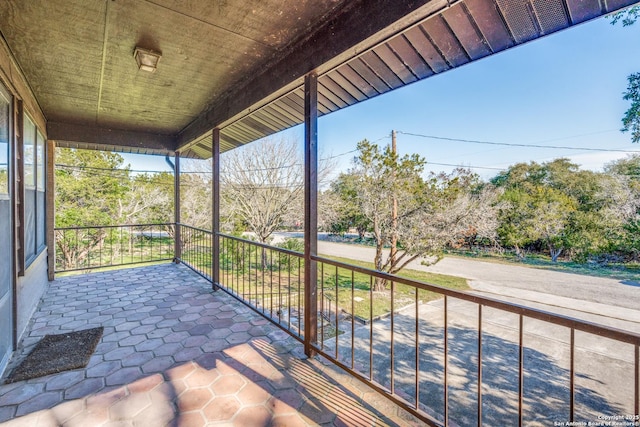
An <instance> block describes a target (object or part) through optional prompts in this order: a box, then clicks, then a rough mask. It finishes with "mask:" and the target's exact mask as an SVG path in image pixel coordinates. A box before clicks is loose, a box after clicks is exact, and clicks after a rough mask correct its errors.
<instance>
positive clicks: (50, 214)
mask: <svg viewBox="0 0 640 427" xmlns="http://www.w3.org/2000/svg"><path fill="white" fill-rule="evenodd" d="M46 152H47V165H46V168H47V171H46V174H47V188H46V192H47V193H46V196H45V208H46V229H47V265H48V267H47V268H48V276H49V281H52V280H54V279H55V277H56V274H55V273H56V234H55V233H56V232H55V225H56V221H55V219H56V216H55V215H56V206H55V200H56V193H55V191H56V173H55V164H56V143H55V141H52V140H50V139H48V140H47V149H46Z"/></svg>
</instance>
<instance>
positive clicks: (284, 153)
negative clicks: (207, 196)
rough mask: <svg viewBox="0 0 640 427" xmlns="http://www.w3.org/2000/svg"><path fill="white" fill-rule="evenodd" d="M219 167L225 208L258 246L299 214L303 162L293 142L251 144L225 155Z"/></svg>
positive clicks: (271, 139) (302, 183)
mask: <svg viewBox="0 0 640 427" xmlns="http://www.w3.org/2000/svg"><path fill="white" fill-rule="evenodd" d="M220 165H221V168H220V186H221V191H222V198H223V202H224V204H226V205H227V207H228V208H229V209H230V210H231V211H232V213H233V214H235V215H238V217H240V218H241V219H242V221H243V222H244V224H245V225H246V226H247V227H248V228H249V230H251V231H252V232H253V233H254V235H255V236H256V238H257V239H258V241H260V242H261V243H267V242H268V240H269V238H270V237H271V234H273V232H274V231H275V230H276V229H278V228H279V227H280V226H281V225H282V224H283V222H284V219H285V218H286V217H287V216H288V215H291V214H293V213H294V212H298V213H299V212H300V211H301V210H302V209H301V208H302V195H303V191H304V180H303V167H302V165H303V160H302V156H301V154H300V153H299V151H298V149H297V146H296V142H295V141H294V140H286V139H277V138H267V139H264V140H262V141H259V142H254V143H252V144H249V145H247V146H245V147H241V148H239V149H235V150H232V151H229V152H227V153H225V155H224V156H223V158H222V161H221V163H220Z"/></svg>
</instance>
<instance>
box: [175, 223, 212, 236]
mask: <svg viewBox="0 0 640 427" xmlns="http://www.w3.org/2000/svg"><path fill="white" fill-rule="evenodd" d="M175 224H176V225H179V226H180V227H185V228H189V229H191V230H196V231H201V232H203V233H209V234H211V230H206V229H204V228H199V227H194V226H193V225H187V224H183V223H181V222H177V223H175Z"/></svg>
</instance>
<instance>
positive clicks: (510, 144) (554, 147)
mask: <svg viewBox="0 0 640 427" xmlns="http://www.w3.org/2000/svg"><path fill="white" fill-rule="evenodd" d="M398 133H401V134H403V135H408V136H416V137H418V138H427V139H437V140H441V141H455V142H468V143H471V144H486V145H501V146H506V147H526V148H551V149H559V150H580V151H599V152H615V153H640V151H638V150H635V151H634V150H619V149H615V148H589V147H568V146H562V145H539V144H516V143H510V142H495V141H478V140H474V139H461V138H448V137H444V136H435V135H422V134H419V133H411V132H402V131H398Z"/></svg>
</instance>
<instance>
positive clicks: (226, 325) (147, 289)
mask: <svg viewBox="0 0 640 427" xmlns="http://www.w3.org/2000/svg"><path fill="white" fill-rule="evenodd" d="M69 325H70V326H71V327H70V328H67V326H69ZM97 325H102V326H105V332H104V335H103V338H102V341H101V342H100V343H99V345H98V346H97V348H96V352H95V353H94V355H93V356H92V358H91V360H90V362H89V365H88V366H87V367H86V368H84V369H78V370H73V371H67V372H63V373H59V374H53V375H49V376H47V377H43V378H39V379H32V380H28V381H23V382H20V383H15V384H4V385H0V425H2V426H3V427H5V424H6V427H9V426H10V427H16V426H20V425H28V426H43V427H44V426H50V425H58V423H63V424H64V423H68V424H69V425H81V426H87V427H90V426H94V425H102V426H107V425H144V426H156V425H157V426H164V425H167V424H171V425H177V426H187V425H204V424H206V423H207V422H209V423H213V422H215V423H220V424H216V425H236V426H245V425H255V423H259V425H273V426H276V425H287V426H296V425H302V426H305V425H317V423H318V421H319V420H320V421H327V422H328V423H329V424H331V423H334V424H335V425H345V422H347V425H348V424H349V423H348V420H349V417H345V416H344V415H340V411H343V412H344V410H343V408H342V407H338V406H337V405H336V404H331V403H330V402H329V401H328V400H327V397H326V396H321V395H314V392H313V390H314V387H306V388H305V387H303V389H304V391H303V393H299V392H298V391H296V386H297V385H299V384H300V383H301V381H302V382H304V383H308V382H309V381H317V383H318V384H322V386H318V387H316V388H315V389H316V390H323V389H326V388H327V387H330V388H331V389H332V390H335V394H336V396H337V399H338V400H344V401H347V402H350V403H349V404H350V405H352V406H353V411H355V412H357V413H359V414H361V417H362V419H372V420H375V419H377V422H378V425H404V424H405V423H403V422H402V421H401V420H400V419H399V418H398V416H397V413H396V412H397V408H394V409H393V410H392V411H391V413H390V414H387V415H386V417H385V415H383V414H380V413H375V414H374V412H375V409H373V408H372V407H363V406H361V403H356V402H358V399H359V397H358V396H360V395H362V392H361V391H359V390H357V389H354V390H355V393H356V394H354V395H351V394H350V393H353V391H351V389H350V388H342V386H339V385H337V384H336V383H335V382H334V381H333V380H331V379H330V378H324V377H322V376H321V375H322V374H321V373H320V372H321V371H323V372H327V371H328V369H327V368H326V367H324V365H322V364H321V363H319V362H317V361H315V360H308V361H305V360H302V359H303V358H304V357H303V352H302V350H301V349H300V348H299V347H300V344H298V343H297V342H296V341H295V340H293V339H292V338H291V337H290V336H289V335H288V334H286V333H283V332H281V331H280V330H278V329H277V328H276V327H275V326H273V325H271V324H270V322H268V321H267V320H266V319H264V318H261V317H260V316H259V315H257V314H255V313H253V312H252V311H251V310H249V309H247V308H246V307H245V306H243V305H241V304H240V303H238V302H237V301H235V300H234V299H233V298H231V297H229V296H227V295H226V294H224V293H223V292H221V291H219V292H212V291H211V285H210V283H208V282H206V281H205V280H203V279H201V278H199V277H198V276H196V275H194V274H193V273H192V272H191V271H190V270H188V269H187V268H185V267H183V266H177V265H174V264H166V265H160V266H152V267H143V268H135V269H128V270H121V271H114V272H103V273H93V274H89V275H80V276H70V277H66V278H61V279H58V280H56V281H55V282H52V283H51V285H50V288H49V290H48V292H47V294H46V296H45V297H44V299H43V301H42V303H41V305H40V307H39V310H38V311H37V312H36V313H35V314H34V316H33V320H32V324H31V330H30V331H29V332H28V333H27V335H26V336H25V337H24V339H23V341H22V343H21V346H20V347H19V350H18V351H17V352H16V357H15V358H14V360H12V361H11V363H10V366H9V368H8V370H7V372H9V371H10V370H11V369H12V368H13V367H14V366H15V365H16V363H17V361H18V360H20V359H21V358H22V357H24V355H26V354H27V352H28V351H29V350H30V349H32V347H33V345H35V343H36V342H37V341H38V340H39V339H40V337H42V336H44V335H45V334H47V333H57V332H59V331H66V330H75V329H85V328H87V327H94V326H97ZM292 365H297V366H305V369H304V370H300V369H293V370H290V367H291V366H292ZM298 372H304V378H302V377H298V376H297V375H298ZM308 375H312V377H313V378H306V377H307V376H308ZM327 384H329V385H330V386H329V385H327ZM340 393H342V395H340ZM344 396H349V398H348V399H345V398H344ZM306 404H308V405H307V406H308V407H305V405H306ZM300 410H302V411H301V412H299V411H300ZM353 411H352V412H353ZM363 414H364V415H363ZM341 420H343V421H344V422H340V421H341Z"/></svg>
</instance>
